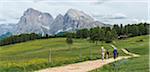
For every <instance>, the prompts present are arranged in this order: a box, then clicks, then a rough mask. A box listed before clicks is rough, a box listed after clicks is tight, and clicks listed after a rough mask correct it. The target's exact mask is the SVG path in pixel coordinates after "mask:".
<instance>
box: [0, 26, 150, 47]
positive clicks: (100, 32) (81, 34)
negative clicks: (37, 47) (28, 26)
mask: <svg viewBox="0 0 150 72" xmlns="http://www.w3.org/2000/svg"><path fill="white" fill-rule="evenodd" d="M149 26H150V24H148V23H139V24H131V25H130V24H128V25H125V26H123V25H122V24H121V25H120V26H119V25H117V24H115V25H113V27H101V28H100V27H95V28H91V29H80V30H77V31H76V32H73V33H68V32H61V33H58V34H57V35H48V34H46V35H44V36H42V35H41V34H35V33H31V34H20V35H14V36H10V37H8V38H5V39H3V40H1V41H0V46H4V45H10V44H15V43H21V42H26V41H30V40H35V39H47V38H58V37H68V36H70V35H71V36H72V37H71V38H83V39H88V40H89V41H90V42H94V43H97V42H98V41H103V42H106V43H109V42H112V40H115V39H118V38H119V39H120V38H124V37H133V36H140V35H147V34H149ZM69 38H70V37H69Z"/></svg>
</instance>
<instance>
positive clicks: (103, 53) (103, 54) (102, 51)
mask: <svg viewBox="0 0 150 72" xmlns="http://www.w3.org/2000/svg"><path fill="white" fill-rule="evenodd" d="M101 53H102V61H103V60H104V57H105V49H104V47H101Z"/></svg>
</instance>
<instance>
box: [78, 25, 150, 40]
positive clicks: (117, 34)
mask: <svg viewBox="0 0 150 72" xmlns="http://www.w3.org/2000/svg"><path fill="white" fill-rule="evenodd" d="M149 26H150V24H148V23H139V24H131V25H130V24H128V25H125V26H123V25H122V24H121V25H117V24H115V25H113V27H112V28H111V27H101V28H100V27H95V28H91V29H81V30H78V31H77V32H76V37H77V38H88V39H89V40H90V41H92V42H95V43H97V42H98V41H105V42H106V43H109V42H112V40H114V39H121V38H126V37H134V36H140V35H147V34H149Z"/></svg>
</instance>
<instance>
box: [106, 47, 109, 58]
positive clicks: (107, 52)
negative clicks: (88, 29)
mask: <svg viewBox="0 0 150 72" xmlns="http://www.w3.org/2000/svg"><path fill="white" fill-rule="evenodd" d="M108 58H109V51H108V49H107V50H106V59H108Z"/></svg>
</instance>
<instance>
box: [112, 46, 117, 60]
mask: <svg viewBox="0 0 150 72" xmlns="http://www.w3.org/2000/svg"><path fill="white" fill-rule="evenodd" d="M113 55H114V59H116V58H117V57H118V51H117V48H114V51H113Z"/></svg>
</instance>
